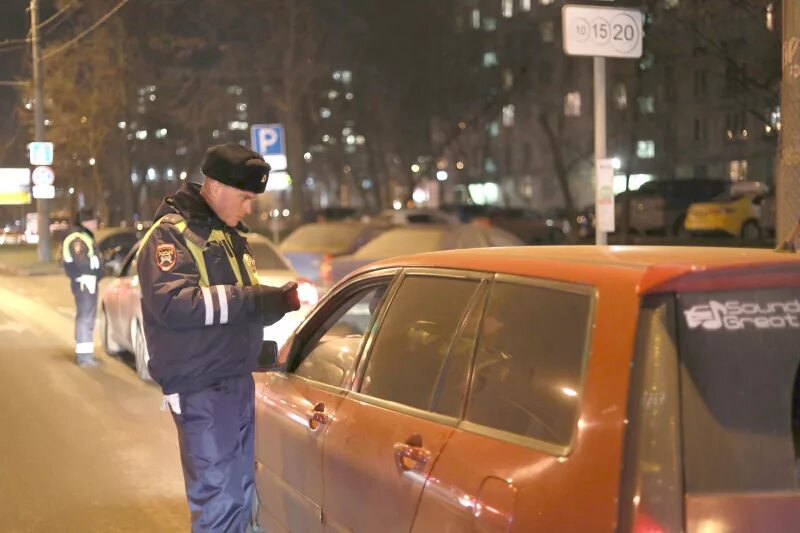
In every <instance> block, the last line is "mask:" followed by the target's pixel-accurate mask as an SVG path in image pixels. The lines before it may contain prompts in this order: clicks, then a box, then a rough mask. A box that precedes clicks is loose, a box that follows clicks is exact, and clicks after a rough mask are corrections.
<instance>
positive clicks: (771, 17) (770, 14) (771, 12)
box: [767, 2, 775, 31]
mask: <svg viewBox="0 0 800 533" xmlns="http://www.w3.org/2000/svg"><path fill="white" fill-rule="evenodd" d="M767 29H768V30H769V31H774V30H775V3H774V2H770V3H769V4H767Z"/></svg>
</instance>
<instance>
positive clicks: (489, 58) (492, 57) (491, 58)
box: [483, 52, 498, 68]
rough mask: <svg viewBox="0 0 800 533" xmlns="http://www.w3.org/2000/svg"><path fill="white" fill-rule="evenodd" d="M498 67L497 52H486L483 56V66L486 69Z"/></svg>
mask: <svg viewBox="0 0 800 533" xmlns="http://www.w3.org/2000/svg"><path fill="white" fill-rule="evenodd" d="M497 65H498V62H497V54H496V53H495V52H486V53H485V54H483V66H484V67H487V68H488V67H496V66H497Z"/></svg>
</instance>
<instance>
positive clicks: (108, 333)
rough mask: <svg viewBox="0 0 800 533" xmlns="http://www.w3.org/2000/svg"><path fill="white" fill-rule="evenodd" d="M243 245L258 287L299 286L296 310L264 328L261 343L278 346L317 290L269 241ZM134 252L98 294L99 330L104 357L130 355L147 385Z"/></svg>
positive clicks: (250, 238)
mask: <svg viewBox="0 0 800 533" xmlns="http://www.w3.org/2000/svg"><path fill="white" fill-rule="evenodd" d="M247 242H248V243H249V244H250V249H251V250H252V252H253V259H254V260H255V262H256V267H257V273H258V278H259V281H260V282H261V283H263V284H265V285H272V286H275V287H280V286H281V285H283V284H284V283H286V282H289V281H297V282H298V283H299V287H298V292H299V295H300V303H301V308H300V310H299V311H295V312H293V313H289V314H287V315H286V316H285V317H284V318H283V319H281V320H280V321H279V322H277V323H275V324H273V325H271V326H267V327H265V328H264V339H265V340H274V341H275V342H277V343H278V345H279V346H281V345H282V344H283V343H284V342H285V341H286V339H287V338H288V337H289V335H290V334H291V332H292V331H293V330H294V328H295V327H297V325H298V324H299V323H300V322H301V321H302V319H303V318H304V317H305V315H306V314H307V313H308V311H309V310H310V309H311V308H312V307H313V306H314V305H315V304H316V303H317V301H318V299H319V298H318V294H317V290H316V288H315V287H314V285H313V284H312V283H311V282H310V281H308V280H304V279H303V278H302V277H300V276H299V275H298V274H297V272H296V271H295V270H294V269H292V267H291V266H290V265H289V262H288V261H287V260H286V259H285V258H284V257H283V256H281V254H280V252H278V250H277V249H276V248H275V247H274V246H273V245H272V243H271V242H270V241H269V239H267V238H266V237H263V236H261V235H258V234H255V233H250V234H248V235H247ZM137 251H138V243H137V244H136V245H135V246H134V247H133V248H132V249H131V250H130V252H129V253H128V255H127V257H126V258H125V260H124V261H123V262H122V264H121V268H120V271H119V273H118V275H117V276H115V277H114V279H112V280H111V282H110V283H108V284H107V285H106V286H105V287H104V288H103V290H102V291H101V292H102V294H101V301H100V325H99V330H100V338H101V340H102V343H103V348H104V349H105V351H106V353H108V354H122V353H126V352H127V353H130V354H133V356H134V362H135V365H136V372H137V374H139V377H140V378H142V379H143V380H145V381H149V380H150V373H149V372H148V369H147V362H148V361H149V360H150V355H149V354H148V352H147V344H145V342H144V332H143V330H142V308H141V293H140V289H139V276H138V275H137V274H136V252H137Z"/></svg>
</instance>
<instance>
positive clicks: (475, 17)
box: [472, 9, 481, 30]
mask: <svg viewBox="0 0 800 533" xmlns="http://www.w3.org/2000/svg"><path fill="white" fill-rule="evenodd" d="M472 27H473V28H475V29H476V30H479V29H480V28H481V12H480V10H479V9H473V10H472Z"/></svg>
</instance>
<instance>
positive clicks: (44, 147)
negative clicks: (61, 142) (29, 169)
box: [28, 142, 53, 165]
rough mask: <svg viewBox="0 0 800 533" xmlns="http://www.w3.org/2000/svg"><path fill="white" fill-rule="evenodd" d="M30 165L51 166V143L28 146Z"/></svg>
mask: <svg viewBox="0 0 800 533" xmlns="http://www.w3.org/2000/svg"><path fill="white" fill-rule="evenodd" d="M28 148H29V152H30V158H31V165H52V164H53V143H46V142H32V143H30V144H29V145H28Z"/></svg>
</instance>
